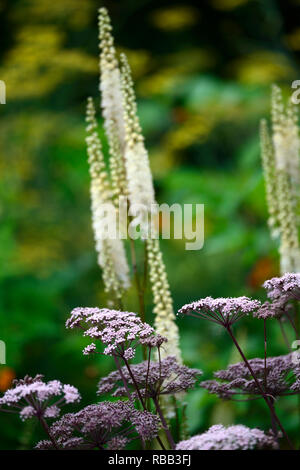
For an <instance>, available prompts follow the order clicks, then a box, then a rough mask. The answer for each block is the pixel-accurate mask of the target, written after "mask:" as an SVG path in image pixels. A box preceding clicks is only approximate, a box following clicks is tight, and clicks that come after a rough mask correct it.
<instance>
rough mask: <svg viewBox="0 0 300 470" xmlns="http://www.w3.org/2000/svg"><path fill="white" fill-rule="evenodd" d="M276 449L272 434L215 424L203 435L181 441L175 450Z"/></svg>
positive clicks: (276, 443)
mask: <svg viewBox="0 0 300 470" xmlns="http://www.w3.org/2000/svg"><path fill="white" fill-rule="evenodd" d="M255 449H260V450H261V449H270V450H271V449H278V442H277V440H276V438H275V437H274V436H273V435H272V434H265V433H264V432H263V431H261V430H260V429H257V428H254V429H250V428H248V427H246V426H243V425H242V424H238V425H235V426H228V427H227V428H226V427H224V426H222V424H216V425H214V426H212V427H211V428H209V430H208V431H206V432H205V433H203V434H199V435H198V436H193V437H191V438H190V439H188V440H186V441H181V442H179V444H177V446H176V450H255Z"/></svg>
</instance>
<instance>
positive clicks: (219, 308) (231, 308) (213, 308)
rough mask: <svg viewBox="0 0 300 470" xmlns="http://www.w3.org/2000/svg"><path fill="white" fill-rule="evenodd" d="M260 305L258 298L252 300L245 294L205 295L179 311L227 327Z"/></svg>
mask: <svg viewBox="0 0 300 470" xmlns="http://www.w3.org/2000/svg"><path fill="white" fill-rule="evenodd" d="M260 305H261V303H260V302H259V301H258V300H252V299H250V298H249V297H245V296H243V297H220V298H217V299H213V298H212V297H205V298H204V299H200V300H197V301H195V302H192V303H190V304H186V305H184V306H183V307H181V309H180V310H179V311H178V313H179V314H182V315H190V316H194V317H197V318H203V319H205V320H208V321H211V322H213V323H217V324H219V325H222V326H224V327H226V328H227V327H228V326H231V325H232V324H233V323H235V322H236V321H238V320H239V319H240V318H242V317H244V316H245V315H249V313H253V312H254V311H256V310H257V309H258V308H259V307H260Z"/></svg>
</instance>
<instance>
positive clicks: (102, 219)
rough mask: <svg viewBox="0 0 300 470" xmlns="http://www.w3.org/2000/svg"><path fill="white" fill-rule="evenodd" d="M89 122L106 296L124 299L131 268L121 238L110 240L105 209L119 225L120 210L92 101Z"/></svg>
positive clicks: (96, 234)
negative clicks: (107, 170)
mask: <svg viewBox="0 0 300 470" xmlns="http://www.w3.org/2000/svg"><path fill="white" fill-rule="evenodd" d="M86 121H87V123H88V125H87V128H86V130H87V133H88V136H87V138H86V143H87V151H88V157H89V158H88V161H89V165H90V175H91V206H92V219H93V229H94V237H95V243H96V251H97V253H98V262H99V265H100V267H101V268H102V273H103V274H102V275H103V282H104V286H105V290H106V292H107V293H110V294H112V295H113V297H114V299H120V298H121V296H122V291H123V289H126V288H127V287H128V286H129V268H128V264H127V259H126V254H125V249H124V245H123V242H122V240H120V239H119V238H118V234H117V233H113V234H112V236H110V234H109V231H108V230H107V213H106V212H105V211H104V206H103V205H104V204H105V207H106V209H109V216H110V217H111V220H112V223H116V220H117V217H116V209H115V207H114V205H113V204H112V202H111V198H112V191H111V189H110V185H109V182H108V175H107V172H106V171H105V162H104V158H103V154H102V150H101V142H100V139H99V136H98V133H97V122H96V118H95V107H94V103H93V100H92V98H89V99H88V104H87V116H86ZM116 232H117V231H116Z"/></svg>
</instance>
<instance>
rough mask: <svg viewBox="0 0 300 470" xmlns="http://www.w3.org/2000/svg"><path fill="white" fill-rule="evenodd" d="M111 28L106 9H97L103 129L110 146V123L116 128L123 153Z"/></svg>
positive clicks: (117, 68) (119, 85)
mask: <svg viewBox="0 0 300 470" xmlns="http://www.w3.org/2000/svg"><path fill="white" fill-rule="evenodd" d="M111 31H112V27H111V23H110V18H109V16H108V12H107V9H106V8H100V9H99V40H100V44H99V47H100V91H101V98H102V101H101V106H102V110H103V117H104V127H105V130H106V132H107V136H108V140H109V143H110V144H111V142H110V141H111V138H112V136H111V134H110V121H113V122H114V124H115V126H116V131H117V136H118V139H119V143H120V148H121V151H122V152H123V151H124V145H125V131H124V117H123V114H124V113H123V100H122V90H121V78H120V70H119V66H118V61H117V57H116V50H115V47H114V39H113V36H112V34H111Z"/></svg>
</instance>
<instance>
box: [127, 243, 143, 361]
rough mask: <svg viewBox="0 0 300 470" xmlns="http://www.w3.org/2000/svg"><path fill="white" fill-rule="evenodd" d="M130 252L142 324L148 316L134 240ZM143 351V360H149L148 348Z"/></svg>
mask: <svg viewBox="0 0 300 470" xmlns="http://www.w3.org/2000/svg"><path fill="white" fill-rule="evenodd" d="M130 252H131V262H132V269H133V274H134V279H135V286H136V291H137V296H138V302H139V313H140V318H141V320H142V322H145V321H146V316H145V299H144V290H143V288H142V286H141V283H140V278H139V273H138V269H137V261H136V251H135V244H134V240H132V238H130ZM142 350H143V359H144V360H146V359H147V352H146V348H145V347H143V348H142Z"/></svg>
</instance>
